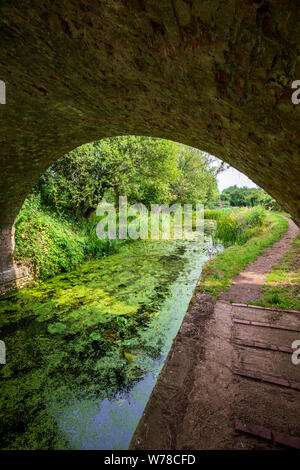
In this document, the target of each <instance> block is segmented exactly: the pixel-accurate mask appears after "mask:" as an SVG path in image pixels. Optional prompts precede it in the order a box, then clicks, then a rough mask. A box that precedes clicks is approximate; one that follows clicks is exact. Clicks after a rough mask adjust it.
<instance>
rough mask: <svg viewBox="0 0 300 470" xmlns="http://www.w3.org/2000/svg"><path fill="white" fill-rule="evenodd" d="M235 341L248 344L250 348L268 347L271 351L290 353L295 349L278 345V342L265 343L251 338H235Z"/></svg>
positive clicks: (239, 343) (241, 344)
mask: <svg viewBox="0 0 300 470" xmlns="http://www.w3.org/2000/svg"><path fill="white" fill-rule="evenodd" d="M233 343H235V344H238V345H239V346H246V347H249V348H259V349H267V350H270V351H278V352H283V353H288V354H292V353H293V351H294V350H293V349H292V348H288V347H287V346H277V345H276V344H268V343H263V342H261V341H250V340H244V339H239V338H234V339H233Z"/></svg>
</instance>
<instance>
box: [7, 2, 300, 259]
mask: <svg viewBox="0 0 300 470" xmlns="http://www.w3.org/2000/svg"><path fill="white" fill-rule="evenodd" d="M0 23H1V27H0V30H1V41H0V63H1V67H0V74H1V76H0V79H1V80H3V81H5V83H6V104H5V105H1V106H0V118H1V126H0V141H1V146H0V186H1V198H0V215H1V219H0V235H1V234H2V235H1V236H0V241H1V243H2V254H3V252H4V251H6V252H7V250H8V251H9V250H10V251H11V250H12V249H13V241H12V238H13V237H11V235H9V234H11V227H12V225H13V223H14V220H15V218H16V216H17V214H18V212H19V210H20V207H21V206H22V203H23V201H24V199H25V197H26V195H27V194H28V192H29V191H30V189H31V187H32V185H33V184H34V183H35V182H36V180H37V179H38V177H39V176H40V175H41V173H43V172H44V171H45V170H46V168H47V167H48V166H49V165H50V164H51V163H53V162H54V161H55V160H56V159H57V158H59V157H60V156H62V155H63V154H65V153H66V152H68V151H70V150H71V149H73V148H75V147H77V146H78V145H81V144H83V143H85V142H89V141H93V140H97V139H100V138H103V137H107V136H115V135H121V134H139V135H150V136H157V137H163V138H167V139H172V140H175V141H179V142H182V143H185V144H188V145H191V146H194V147H198V148H199V149H202V150H205V151H208V152H209V153H211V154H213V155H216V156H218V157H219V158H221V159H223V160H225V161H226V162H228V163H230V164H231V165H233V166H234V167H236V168H237V169H239V170H241V171H242V172H244V173H246V174H247V175H248V176H249V177H250V178H251V179H253V181H255V182H256V183H257V184H258V185H260V186H261V187H263V188H264V189H266V191H268V192H269V193H270V194H271V195H272V196H274V197H275V198H276V199H277V200H278V201H279V202H280V203H281V204H282V206H283V207H284V208H285V209H286V210H287V211H289V212H290V213H291V214H292V216H293V217H294V219H295V220H296V221H297V222H298V224H299V223H300V197H299V181H300V166H299V155H298V141H299V137H298V135H297V131H298V129H299V122H300V105H299V106H297V105H293V104H292V102H291V93H292V90H291V83H292V82H293V81H294V80H296V79H300V56H299V53H300V28H299V23H300V9H299V8H297V2H294V1H286V0H276V1H275V0H270V1H264V0H262V1H259V0H249V1H245V0H228V1H224V0H223V1H222V0H202V1H199V0H197V1H196V0H172V1H171V0H162V1H154V0H140V1H138V0H132V1H125V0H103V1H100V0H93V1H87V0H73V1H71V0H65V1H59V0H57V1H44V0H42V1H41V0H40V1H37V0H27V1H21V2H20V1H16V0H2V2H1V7H0ZM297 137H298V139H297ZM0 251H1V249H0ZM2 265H3V262H2Z"/></svg>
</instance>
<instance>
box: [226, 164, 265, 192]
mask: <svg viewBox="0 0 300 470" xmlns="http://www.w3.org/2000/svg"><path fill="white" fill-rule="evenodd" d="M235 184H236V185H237V186H238V187H242V186H247V187H248V188H256V184H255V183H253V181H251V180H250V179H249V178H248V177H247V176H246V175H244V174H243V173H241V172H240V171H238V170H236V169H235V168H231V167H230V168H229V169H228V170H225V171H223V172H222V173H219V175H218V187H219V191H220V193H221V192H222V191H223V189H225V188H228V187H229V186H234V185H235Z"/></svg>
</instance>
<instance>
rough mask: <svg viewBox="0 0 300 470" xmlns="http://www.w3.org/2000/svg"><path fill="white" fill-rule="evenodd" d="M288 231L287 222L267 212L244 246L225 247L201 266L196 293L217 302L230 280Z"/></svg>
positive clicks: (230, 282)
mask: <svg viewBox="0 0 300 470" xmlns="http://www.w3.org/2000/svg"><path fill="white" fill-rule="evenodd" d="M287 229H288V222H287V221H286V220H284V219H283V218H282V217H280V216H278V215H275V214H272V213H270V212H269V213H267V215H266V217H265V220H264V223H263V225H262V226H261V227H259V230H256V231H255V233H254V234H253V236H252V237H251V238H250V239H249V240H247V241H246V243H244V244H242V245H233V246H231V247H229V248H227V249H226V250H224V251H223V252H222V253H220V254H218V255H217V256H216V257H215V258H213V259H211V260H210V261H209V262H208V263H207V264H206V265H205V266H204V268H203V271H202V275H201V279H200V282H199V284H198V290H199V291H200V292H207V293H209V294H211V295H213V296H214V297H216V298H217V299H218V298H219V297H220V293H221V292H223V291H226V290H228V288H229V287H230V285H231V284H232V283H233V278H234V277H235V276H237V275H238V274H239V273H240V272H241V271H242V270H243V269H245V267H246V266H247V265H248V264H249V263H251V262H252V261H255V260H256V258H258V256H260V255H261V254H262V253H263V252H264V251H265V249H266V248H268V247H270V246H272V245H273V244H274V243H275V242H276V241H277V240H279V239H280V238H281V237H282V235H283V234H284V233H285V232H286V231H287Z"/></svg>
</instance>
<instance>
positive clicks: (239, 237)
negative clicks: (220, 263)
mask: <svg viewBox="0 0 300 470" xmlns="http://www.w3.org/2000/svg"><path fill="white" fill-rule="evenodd" d="M265 215H266V211H265V209H264V208H263V207H261V206H257V207H253V208H251V209H248V208H243V209H223V210H207V211H205V212H204V218H205V219H208V218H210V219H215V220H216V222H217V229H216V233H215V238H217V239H220V240H222V242H223V244H224V246H226V247H227V246H229V245H234V244H238V245H242V244H244V243H246V242H247V241H248V240H249V239H250V238H251V237H253V236H255V235H257V234H258V232H259V227H261V226H262V225H263V222H264V218H265Z"/></svg>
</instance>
